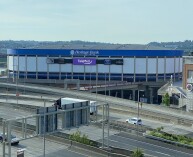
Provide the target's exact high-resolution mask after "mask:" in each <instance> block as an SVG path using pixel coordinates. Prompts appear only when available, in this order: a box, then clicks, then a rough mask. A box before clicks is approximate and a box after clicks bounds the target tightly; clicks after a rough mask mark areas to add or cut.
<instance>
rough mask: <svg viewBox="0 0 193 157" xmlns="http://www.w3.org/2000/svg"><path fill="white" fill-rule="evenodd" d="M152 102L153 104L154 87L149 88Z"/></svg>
mask: <svg viewBox="0 0 193 157" xmlns="http://www.w3.org/2000/svg"><path fill="white" fill-rule="evenodd" d="M149 96H150V104H153V88H149Z"/></svg>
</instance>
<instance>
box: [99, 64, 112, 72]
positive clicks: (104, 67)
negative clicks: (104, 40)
mask: <svg viewBox="0 0 193 157" xmlns="http://www.w3.org/2000/svg"><path fill="white" fill-rule="evenodd" d="M98 73H109V65H102V64H98Z"/></svg>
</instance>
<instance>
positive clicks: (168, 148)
mask: <svg viewBox="0 0 193 157" xmlns="http://www.w3.org/2000/svg"><path fill="white" fill-rule="evenodd" d="M112 136H118V137H119V138H123V139H125V138H126V137H121V136H119V135H112ZM127 139H129V140H132V141H135V142H139V143H142V144H148V145H151V146H154V147H158V148H163V149H166V150H170V151H174V152H179V153H182V154H187V155H191V156H192V154H189V153H186V152H182V151H178V150H174V149H170V148H166V147H162V146H158V145H154V144H151V143H146V142H143V141H138V140H134V139H130V138H127Z"/></svg>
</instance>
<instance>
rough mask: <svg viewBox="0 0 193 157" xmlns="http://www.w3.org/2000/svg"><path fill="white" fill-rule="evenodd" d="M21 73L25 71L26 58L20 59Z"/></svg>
mask: <svg viewBox="0 0 193 157" xmlns="http://www.w3.org/2000/svg"><path fill="white" fill-rule="evenodd" d="M18 68H19V71H25V69H26V65H25V56H21V57H19V67H18Z"/></svg>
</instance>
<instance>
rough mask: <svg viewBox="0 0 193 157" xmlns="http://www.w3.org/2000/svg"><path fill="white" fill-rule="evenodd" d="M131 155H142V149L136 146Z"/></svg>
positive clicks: (133, 156)
mask: <svg viewBox="0 0 193 157" xmlns="http://www.w3.org/2000/svg"><path fill="white" fill-rule="evenodd" d="M131 157H144V154H143V151H142V150H140V149H139V148H137V149H136V150H134V151H133V153H132V154H131Z"/></svg>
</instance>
